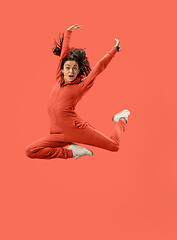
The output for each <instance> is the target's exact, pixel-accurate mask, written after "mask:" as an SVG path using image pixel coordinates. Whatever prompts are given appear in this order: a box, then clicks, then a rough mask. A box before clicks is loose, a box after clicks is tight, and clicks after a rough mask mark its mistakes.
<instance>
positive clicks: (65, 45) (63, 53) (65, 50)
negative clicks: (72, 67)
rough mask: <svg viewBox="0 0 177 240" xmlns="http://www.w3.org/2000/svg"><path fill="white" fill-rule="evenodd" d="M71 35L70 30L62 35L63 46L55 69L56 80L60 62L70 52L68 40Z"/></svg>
mask: <svg viewBox="0 0 177 240" xmlns="http://www.w3.org/2000/svg"><path fill="white" fill-rule="evenodd" d="M71 33H72V31H70V30H66V31H65V33H64V40H63V45H62V49H61V54H60V57H59V63H58V67H57V77H56V78H57V79H58V77H59V75H60V68H61V64H62V60H63V58H64V57H65V56H66V55H67V54H68V52H69V51H70V46H69V44H70V40H71Z"/></svg>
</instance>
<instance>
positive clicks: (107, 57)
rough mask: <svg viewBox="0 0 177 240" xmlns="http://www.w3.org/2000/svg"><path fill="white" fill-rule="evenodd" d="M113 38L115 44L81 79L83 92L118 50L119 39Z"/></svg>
mask: <svg viewBox="0 0 177 240" xmlns="http://www.w3.org/2000/svg"><path fill="white" fill-rule="evenodd" d="M115 40H116V45H115V46H114V47H113V48H112V49H111V50H110V51H109V52H107V54H106V55H105V56H104V57H103V58H102V59H101V60H100V61H99V62H98V63H97V64H96V65H95V66H94V68H93V70H92V71H91V72H90V73H89V75H88V76H87V77H86V78H85V79H83V82H82V83H80V84H79V85H80V86H81V88H82V91H83V92H85V91H87V90H88V89H89V88H91V87H92V86H93V83H94V80H95V78H96V77H97V76H98V75H99V74H100V73H101V72H103V70H104V69H105V68H106V67H107V65H108V64H109V63H110V61H111V60H112V58H113V57H114V55H115V54H116V52H119V51H120V41H119V39H118V37H117V38H116V39H115Z"/></svg>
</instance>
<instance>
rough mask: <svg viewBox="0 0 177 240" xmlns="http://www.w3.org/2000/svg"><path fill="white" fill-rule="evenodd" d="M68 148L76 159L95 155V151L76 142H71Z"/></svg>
mask: <svg viewBox="0 0 177 240" xmlns="http://www.w3.org/2000/svg"><path fill="white" fill-rule="evenodd" d="M68 149H69V150H71V151H72V152H73V156H74V158H75V159H77V158H80V157H83V156H86V155H93V152H92V151H91V150H89V149H87V148H84V147H81V146H79V145H77V144H75V143H70V144H69V147H68Z"/></svg>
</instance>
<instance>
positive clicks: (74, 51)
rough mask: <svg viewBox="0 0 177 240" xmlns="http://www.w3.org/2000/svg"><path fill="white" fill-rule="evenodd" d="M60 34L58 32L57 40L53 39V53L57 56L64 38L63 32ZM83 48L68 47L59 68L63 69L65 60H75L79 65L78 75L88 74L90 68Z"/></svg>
mask: <svg viewBox="0 0 177 240" xmlns="http://www.w3.org/2000/svg"><path fill="white" fill-rule="evenodd" d="M60 35H61V34H59V40H58V41H56V40H54V41H55V42H54V45H55V47H54V48H53V49H52V51H53V54H54V55H57V56H60V54H61V50H62V45H63V40H64V34H63V36H62V37H60ZM84 49H85V48H84ZM84 49H82V48H74V47H72V48H71V49H70V51H69V53H68V54H67V55H66V56H65V57H64V58H63V60H62V64H61V69H63V66H64V63H65V62H66V61H75V62H77V63H78V65H79V70H80V72H79V74H78V76H80V75H84V76H88V74H89V73H90V71H91V68H90V63H89V61H88V58H87V56H86V52H85V50H84ZM78 76H77V77H78Z"/></svg>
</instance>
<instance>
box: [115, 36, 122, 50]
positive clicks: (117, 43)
mask: <svg viewBox="0 0 177 240" xmlns="http://www.w3.org/2000/svg"><path fill="white" fill-rule="evenodd" d="M115 40H116V46H118V47H119V48H121V46H120V41H119V39H118V37H117V38H115Z"/></svg>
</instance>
